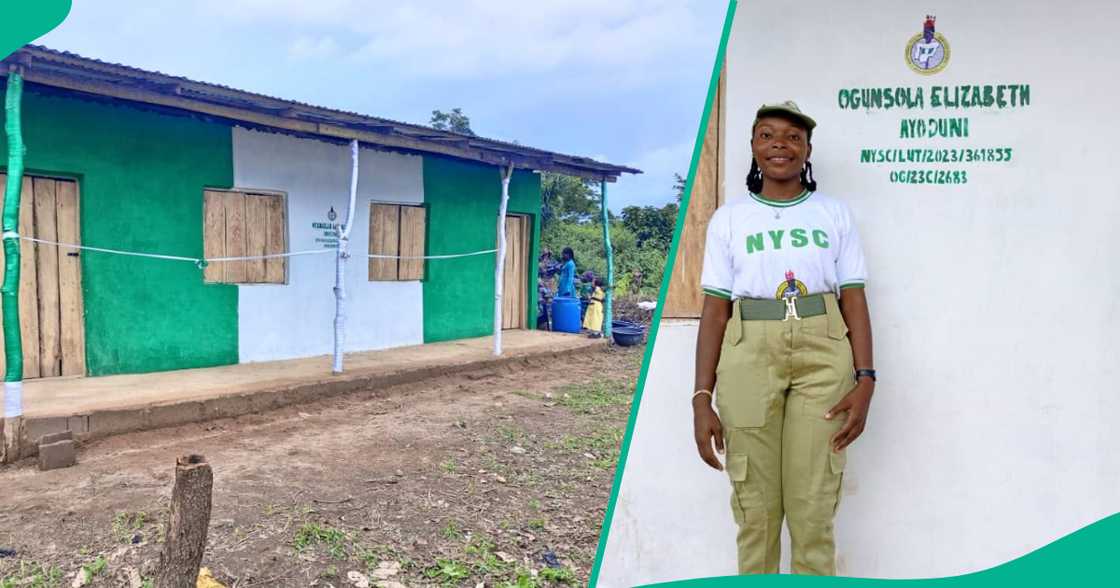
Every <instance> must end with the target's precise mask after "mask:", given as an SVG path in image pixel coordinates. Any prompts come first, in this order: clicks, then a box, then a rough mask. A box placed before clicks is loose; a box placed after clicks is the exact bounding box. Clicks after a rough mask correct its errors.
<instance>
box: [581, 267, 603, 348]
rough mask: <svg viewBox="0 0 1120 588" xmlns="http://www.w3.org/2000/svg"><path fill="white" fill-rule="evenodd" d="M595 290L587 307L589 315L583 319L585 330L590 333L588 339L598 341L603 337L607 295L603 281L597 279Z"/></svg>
mask: <svg viewBox="0 0 1120 588" xmlns="http://www.w3.org/2000/svg"><path fill="white" fill-rule="evenodd" d="M594 283H595V289H594V290H593V291H592V292H591V301H590V304H588V306H587V315H586V316H584V317H583V328H585V329H587V330H588V331H590V333H588V337H591V338H592V339H598V338H599V337H602V336H603V301H604V300H606V299H607V295H606V293H605V292H603V279H602V278H595V282H594Z"/></svg>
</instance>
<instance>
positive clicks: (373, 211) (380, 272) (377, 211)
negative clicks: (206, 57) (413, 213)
mask: <svg viewBox="0 0 1120 588" xmlns="http://www.w3.org/2000/svg"><path fill="white" fill-rule="evenodd" d="M400 220H401V207H400V205H398V204H376V203H374V204H370V205H369V252H370V254H372V255H400V236H401V230H400V224H401V223H400ZM397 266H398V264H397V260H396V259H395V258H388V259H381V258H374V257H371V258H370V259H369V279H370V281H371V282H372V281H394V280H396V279H397V276H398V273H397Z"/></svg>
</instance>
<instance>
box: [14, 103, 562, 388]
mask: <svg viewBox="0 0 1120 588" xmlns="http://www.w3.org/2000/svg"><path fill="white" fill-rule="evenodd" d="M23 111H24V113H23V133H24V141H25V143H26V144H27V160H26V161H27V163H26V167H27V171H26V173H28V174H31V175H35V174H38V175H49V176H61V177H70V178H74V179H76V180H77V181H78V184H79V190H80V209H81V210H80V218H81V238H82V243H83V244H84V245H87V246H94V247H105V248H112V249H120V250H128V251H140V252H148V253H161V254H168V255H178V256H185V257H201V256H202V255H203V245H202V210H203V207H202V194H203V190H204V189H205V188H239V189H257V190H270V191H278V192H283V193H284V194H285V195H286V201H287V206H288V227H287V229H288V235H289V239H288V244H289V249H290V250H301V249H313V248H315V247H316V245H317V244H316V242H315V241H314V237H315V230H314V229H313V227H312V226H311V224H312V223H313V222H317V221H325V220H326V218H325V217H326V214H327V211H328V210H329V209H330V208H331V207H332V206H333V207H334V209H335V211H337V212H338V213H339V214H340V215H344V214H345V209H346V202H347V198H348V189H349V177H350V176H349V174H350V159H349V151H348V149H347V148H346V147H345V146H344V145H338V144H335V143H330V142H325V141H320V140H316V139H310V138H296V137H292V136H289V135H284V134H279V133H271V132H265V131H260V130H249V129H245V128H241V127H237V126H233V125H231V124H227V123H224V122H221V121H216V120H213V119H209V118H204V117H199V116H195V115H189V114H185V113H179V112H174V111H167V110H162V111H157V110H155V109H151V108H147V107H142V106H138V105H134V104H129V103H124V102H121V101H112V100H103V99H98V98H89V97H84V96H83V97H78V96H77V95H74V94H69V93H65V92H61V91H56V90H51V89H44V88H42V87H38V86H35V85H33V84H28V85H27V88H26V91H25V95H24V109H23ZM6 148H7V145H6V143H5V141H4V139H3V138H2V137H0V149H5V150H6ZM360 157H361V162H362V163H361V168H360V172H359V174H360V175H359V178H360V179H359V190H358V195H359V206H358V208H357V210H356V211H355V220H354V232H353V234H352V241H351V242H352V244H353V245H352V252H353V254H354V257H353V258H352V260H351V263H350V264H349V267H348V283H347V288H348V292H349V296H350V297H349V299H348V304H347V311H348V312H347V314H348V325H347V349H346V350H347V351H361V350H371V349H381V348H387V347H395V346H402V345H411V344H419V343H425V342H432V341H445V340H450V339H459V338H466V337H478V336H484V335H489V334H491V333H492V328H493V298H494V279H493V271H494V270H493V268H494V265H493V264H494V256H493V255H484V256H478V257H468V258H462V259H455V260H430V261H428V266H427V272H426V277H425V279H424V280H423V281H415V282H369V281H368V274H367V270H366V263H365V258H364V255H365V253H367V252H368V246H367V243H368V235H367V232H368V226H369V203H370V202H371V201H382V202H401V203H422V204H425V205H426V206H427V209H428V234H427V253H428V254H429V255H442V254H454V253H464V252H469V251H478V250H483V249H491V248H493V247H494V244H495V226H496V220H497V219H496V215H497V209H498V204H499V197H500V193H501V189H500V175H499V173H500V172H499V170H498V168H497V167H494V166H488V165H483V164H477V163H473V162H466V161H460V160H454V159H449V158H444V157H435V156H431V157H430V156H426V155H425V156H421V155H403V154H399V153H392V152H386V151H378V150H372V149H364V148H363V149H362V150H361V156H360ZM509 210H510V212H511V213H520V214H526V215H530V217H531V218H532V219H533V220H534V230H533V235H532V255H533V256H534V258H535V255H536V247H537V246H536V243H537V240H538V234H539V212H540V179H539V176H538V175H536V174H534V173H531V172H523V171H518V172H516V173H515V175H514V178H513V181H512V183H511V190H510V205H509ZM340 218H341V216H340ZM320 232H321V231H320ZM318 245H319V246H322V244H321V243H319V244H318ZM24 246H25V247H26V246H28V245H26V244H25V245H24ZM288 263H289V270H288V282H287V283H286V284H283V285H243V286H239V285H218V284H204V283H203V280H202V274H201V271H200V270H199V269H198V268H197V267H195V266H194V265H193V264H190V263H185V262H176V261H166V260H156V259H144V258H138V257H125V256H118V255H109V254H101V253H94V252H86V253H83V255H82V295H83V299H84V305H85V337H86V362H87V370H88V373H89V375H106V374H120V373H138V372H151V371H163V370H173V369H183V368H193V367H207V366H216V365H228V364H234V363H238V362H249V361H265V360H272V359H287V358H294V357H307V356H313V355H323V354H328V353H330V351H331V341H332V320H333V317H334V302H333V292H332V286H333V266H334V257H333V255H330V254H326V255H316V256H308V257H296V258H291V259H290V260H289V262H288ZM530 274H531V275H527V276H526V280H528V281H529V284H528V286H529V292H535V290H536V275H535V272H530ZM529 306H530V308H528V309H527V312H528V313H530V315H534V316H535V308H534V307H533V306H534V305H532V304H530V305H529ZM531 318H532V317H531ZM534 323H535V320H530V321H529V324H534Z"/></svg>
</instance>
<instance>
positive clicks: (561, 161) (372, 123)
mask: <svg viewBox="0 0 1120 588" xmlns="http://www.w3.org/2000/svg"><path fill="white" fill-rule="evenodd" d="M3 63H5V64H6V65H8V66H9V67H18V68H20V70H21V71H22V73H23V76H24V79H25V80H26V81H28V82H30V83H37V84H43V85H47V86H54V87H58V88H63V89H67V90H71V91H76V92H83V93H87V94H94V95H100V96H107V97H111V98H116V99H122V100H129V101H134V102H141V103H148V104H154V105H158V106H163V107H170V108H177V109H181V110H187V111H193V112H200V113H204V114H209V115H212V116H218V117H221V118H225V119H229V120H233V121H239V122H245V123H250V124H252V125H256V126H264V127H272V128H274V129H277V130H281V131H290V132H295V133H299V134H308V135H317V136H321V137H328V138H331V139H334V140H339V139H358V140H359V141H361V142H363V143H367V144H370V145H376V146H379V147H382V148H387V149H394V150H402V151H406V152H420V153H435V154H440V155H446V156H450V157H458V158H462V159H469V160H474V161H482V162H484V163H489V164H493V165H507V164H513V165H514V166H515V167H517V168H521V169H535V170H541V171H552V172H557V173H564V174H569V175H576V176H581V177H586V178H590V179H605V180H607V181H614V180H615V179H616V178H617V177H618V176H619V175H621V174H623V173H641V170H638V169H635V168H631V167H626V166H620V165H613V164H609V163H603V162H599V161H595V160H594V159H591V158H589V157H582V156H578V155H566V154H563V153H556V152H553V151H546V150H543V149H537V148H533V147H527V146H525V145H519V144H516V143H510V142H507V141H499V140H495V139H487V138H484V137H479V136H475V135H464V134H461V133H455V132H451V131H442V130H438V129H434V128H431V127H427V126H424V125H416V124H411V123H405V122H400V121H395V120H391V119H387V118H382V117H375V116H368V115H364V114H361V113H357V112H351V111H346V110H339V109H334V108H325V107H321V106H315V105H313V104H308V103H305V102H299V101H295V100H286V99H283V98H276V97H273V96H268V95H265V94H259V93H255V92H248V91H245V90H239V89H236V88H231V87H229V86H223V85H220V84H211V83H206V82H199V81H196V80H191V79H189V78H186V77H182V76H175V75H170V74H165V73H161V72H156V71H148V70H144V69H140V68H137V67H132V66H128V65H123V64H118V63H110V62H106V61H101V60H98V59H91V58H88V57H83V56H81V55H77V54H75V53H70V52H68V51H58V50H55V49H50V48H47V47H43V46H39V45H26V46H24V47H23V48H22V49H20V50H18V51H16V52H15V53H13V54H12V55H11V56H9V57H8V58H6V59H4V60H3ZM9 67H5V68H4V72H7V71H8V69H9Z"/></svg>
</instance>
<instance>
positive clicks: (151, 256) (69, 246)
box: [19, 236, 498, 265]
mask: <svg viewBox="0 0 1120 588" xmlns="http://www.w3.org/2000/svg"><path fill="white" fill-rule="evenodd" d="M19 238H20V239H22V240H24V241H30V242H32V243H38V244H40V245H54V246H56V247H60V248H62V249H79V250H82V251H94V252H96V253H109V254H112V255H128V256H132V257H146V258H149V259H167V260H171V261H189V262H191V263H194V264H196V265H198V264H203V263H224V262H231V261H259V260H262V259H278V258H281V257H296V256H299V255H322V254H326V253H334V252H335V250H334V249H308V250H304V251H290V252H288V253H269V254H267V255H243V256H237V257H208V258H199V257H182V256H179V255H162V254H159V253H140V252H138V251H122V250H120V249H106V248H104V247H90V246H88V245H75V244H73V243H59V242H58V241H49V240H47V239H37V238H35V237H23V236H20V237H19ZM497 251H498V250H497V249H486V250H483V251H472V252H470V253H453V254H449V255H374V254H369V255H367V256H366V257H369V258H370V259H456V258H459V257H471V256H475V255H489V254H491V253H495V252H497Z"/></svg>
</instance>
